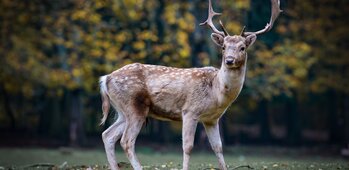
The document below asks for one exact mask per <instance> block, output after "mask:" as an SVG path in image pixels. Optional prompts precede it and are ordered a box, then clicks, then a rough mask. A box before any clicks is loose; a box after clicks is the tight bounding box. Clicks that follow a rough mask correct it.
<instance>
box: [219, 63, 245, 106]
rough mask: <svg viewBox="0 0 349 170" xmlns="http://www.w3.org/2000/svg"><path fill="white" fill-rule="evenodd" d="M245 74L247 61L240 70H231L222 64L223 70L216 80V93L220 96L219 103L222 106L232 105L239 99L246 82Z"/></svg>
mask: <svg viewBox="0 0 349 170" xmlns="http://www.w3.org/2000/svg"><path fill="white" fill-rule="evenodd" d="M246 60H247V59H246ZM245 73H246V61H245V63H244V65H243V66H241V67H240V68H238V69H229V68H227V67H226V66H225V64H224V63H223V62H222V65H221V68H220V69H219V71H218V74H217V77H216V79H215V80H214V81H215V82H214V84H215V88H216V89H215V92H216V93H217V96H219V97H218V103H220V105H227V104H230V103H231V102H233V101H234V100H235V99H236V98H237V96H238V95H239V93H240V91H241V89H242V86H243V84H244V81H245Z"/></svg>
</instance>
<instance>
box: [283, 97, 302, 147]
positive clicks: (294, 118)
mask: <svg viewBox="0 0 349 170" xmlns="http://www.w3.org/2000/svg"><path fill="white" fill-rule="evenodd" d="M285 108H286V110H285V114H286V125H287V128H286V129H287V134H286V139H287V142H286V143H288V144H289V145H299V144H300V137H301V134H300V129H301V128H300V117H299V113H298V110H297V98H296V96H294V97H293V98H287V99H286V107H285Z"/></svg>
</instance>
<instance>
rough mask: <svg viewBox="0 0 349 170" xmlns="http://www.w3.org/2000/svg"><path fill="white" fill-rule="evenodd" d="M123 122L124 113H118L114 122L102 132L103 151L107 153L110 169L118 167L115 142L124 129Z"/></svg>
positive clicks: (114, 169) (113, 169) (124, 122)
mask: <svg viewBox="0 0 349 170" xmlns="http://www.w3.org/2000/svg"><path fill="white" fill-rule="evenodd" d="M125 124H126V121H125V117H124V115H123V114H122V113H119V117H118V119H117V120H116V122H115V123H114V124H112V125H111V126H110V127H109V128H108V129H106V130H105V131H104V132H103V133H102V139H103V143H104V148H105V152H106V153H107V159H108V162H109V165H110V168H111V169H112V170H118V169H119V168H118V164H117V160H116V157H115V143H116V142H117V141H118V140H119V139H120V138H121V136H122V133H123V132H124V129H125Z"/></svg>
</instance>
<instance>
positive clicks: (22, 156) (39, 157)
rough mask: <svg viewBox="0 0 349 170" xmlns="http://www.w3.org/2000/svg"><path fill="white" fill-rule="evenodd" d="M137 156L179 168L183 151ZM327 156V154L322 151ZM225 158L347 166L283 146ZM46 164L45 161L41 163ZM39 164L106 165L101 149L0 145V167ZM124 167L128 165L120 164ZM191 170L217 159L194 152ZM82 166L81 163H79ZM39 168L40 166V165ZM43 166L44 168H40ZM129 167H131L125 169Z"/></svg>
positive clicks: (259, 164)
mask: <svg viewBox="0 0 349 170" xmlns="http://www.w3.org/2000/svg"><path fill="white" fill-rule="evenodd" d="M137 154H138V157H139V159H140V160H141V162H142V165H143V166H144V169H156V168H158V169H180V168H181V161H182V153H181V152H178V151H173V150H172V151H166V152H161V153H160V152H157V151H154V150H152V149H150V148H145V147H139V148H138V150H137ZM325 155H326V154H325ZM116 156H117V158H118V161H119V162H128V161H127V159H126V157H125V155H124V154H123V152H122V151H121V149H120V148H118V149H117V151H116ZM225 160H226V162H227V164H228V165H229V167H236V166H240V165H249V166H251V167H253V168H254V169H266V170H267V169H275V170H277V169H280V170H281V169H282V170H283V169H314V170H320V169H322V170H325V169H346V170H349V163H348V160H345V159H343V158H340V157H335V156H330V155H327V156H320V155H319V154H316V153H315V154H314V153H311V154H309V153H304V152H302V151H300V150H299V149H298V150H296V149H283V148H268V147H233V148H228V149H227V151H226V153H225ZM44 163H45V164H44ZM35 164H41V165H40V166H41V167H46V169H48V168H47V167H52V166H53V165H55V166H56V167H60V166H61V167H63V168H72V169H79V168H82V169H84V167H85V168H87V167H89V166H90V167H92V168H94V169H103V168H106V164H107V161H106V156H105V153H104V150H102V149H94V150H85V149H67V148H61V149H42V148H29V149H21V148H0V169H7V168H10V167H13V168H16V169H22V168H24V167H29V166H30V165H35ZM122 164H123V165H124V166H125V167H128V166H129V164H127V163H122ZM190 164H191V169H206V168H212V167H217V160H216V157H215V155H214V153H212V152H200V151H195V152H194V153H193V154H192V156H191V160H190ZM82 165H83V166H82ZM39 169H40V168H39ZM42 169H45V168H42ZM124 169H130V168H124ZM239 169H242V170H244V169H248V168H239Z"/></svg>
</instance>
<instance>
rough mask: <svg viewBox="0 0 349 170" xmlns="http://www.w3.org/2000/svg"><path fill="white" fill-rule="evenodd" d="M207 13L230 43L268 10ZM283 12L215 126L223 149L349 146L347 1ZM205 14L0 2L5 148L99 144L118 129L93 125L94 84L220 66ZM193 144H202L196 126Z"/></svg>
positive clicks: (238, 0) (227, 4)
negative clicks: (112, 77) (127, 71)
mask: <svg viewBox="0 0 349 170" xmlns="http://www.w3.org/2000/svg"><path fill="white" fill-rule="evenodd" d="M213 6H214V8H215V9H216V11H218V12H222V13H223V15H222V16H221V17H220V19H221V20H222V21H223V23H225V25H226V28H227V30H228V31H229V32H230V33H231V34H232V33H234V34H238V33H239V32H240V31H241V29H242V27H243V26H245V25H246V28H247V31H255V30H259V29H261V28H264V26H265V24H266V23H267V22H268V21H269V16H270V2H269V1H268V0H226V1H222V0H214V1H213ZM281 9H283V10H284V12H283V13H282V14H281V15H280V17H279V19H278V20H277V21H276V23H275V26H274V28H273V30H271V32H269V33H267V34H264V35H261V36H259V37H258V40H257V42H256V44H255V45H254V46H253V47H252V48H251V49H249V50H248V53H249V58H248V71H247V75H246V82H245V85H244V87H243V89H242V92H241V94H240V96H239V97H238V99H237V101H236V102H235V103H233V104H232V106H231V107H230V108H229V109H228V110H227V112H226V114H225V115H224V117H223V119H222V120H221V129H222V131H221V132H222V136H223V140H224V143H225V145H236V144H263V145H264V144H267V145H285V146H310V145H314V144H315V145H331V146H336V147H339V148H340V147H345V146H347V145H348V143H349V88H348V86H349V78H348V77H349V67H348V66H349V57H348V54H347V51H348V50H347V49H349V46H348V42H349V34H348V30H349V25H348V21H349V20H348V19H347V16H348V15H347V14H348V11H349V1H347V0H318V1H304V0H282V1H281ZM206 15H207V1H206V0H189V1H184V0H181V1H175V0H114V1H113V0H63V1H61V0H30V1H28V0H25V1H23V0H2V1H0V31H1V32H0V35H1V38H0V63H1V67H0V91H1V92H0V131H1V138H2V140H1V142H0V144H1V146H21V145H25V146H28V145H39V146H80V147H84V146H95V144H96V143H99V144H100V143H101V138H100V136H101V132H102V131H103V129H105V128H106V127H107V126H108V125H109V124H110V123H111V122H112V121H113V120H114V119H113V118H110V119H109V122H108V123H107V125H106V126H102V127H101V126H99V125H98V124H99V121H100V118H101V116H102V113H101V100H100V95H99V87H98V79H99V77H100V76H102V75H104V74H107V73H110V72H112V71H114V70H116V69H118V68H121V67H122V66H124V65H126V64H130V63H133V62H140V63H149V64H156V65H165V66H173V67H201V66H215V67H219V66H220V62H221V54H220V51H219V49H218V48H216V46H215V45H214V44H213V42H212V41H211V39H210V33H211V32H210V30H209V29H208V28H207V27H200V26H199V23H200V22H203V21H204V20H205V18H206ZM216 21H217V20H216ZM110 117H112V116H110ZM180 131H181V124H180V123H168V122H160V121H157V120H153V119H150V121H149V123H148V124H147V126H146V127H145V128H144V129H143V130H142V132H141V137H140V138H139V139H138V140H140V142H143V143H155V144H164V143H180V139H181V132H180ZM196 135H197V139H198V140H196V142H197V143H199V144H201V145H207V141H206V142H205V139H204V138H203V136H204V132H203V128H202V127H201V126H200V127H199V128H198V130H197V133H196ZM3 139H5V140H3Z"/></svg>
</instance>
